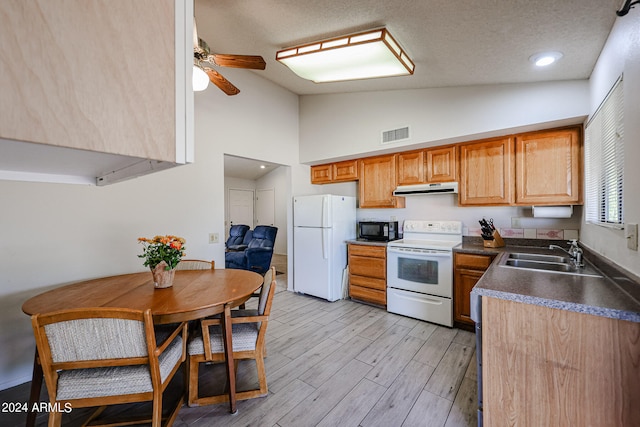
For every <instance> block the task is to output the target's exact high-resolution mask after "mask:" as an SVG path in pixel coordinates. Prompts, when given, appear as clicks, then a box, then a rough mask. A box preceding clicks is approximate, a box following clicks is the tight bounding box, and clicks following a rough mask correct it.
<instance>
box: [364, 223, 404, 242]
mask: <svg viewBox="0 0 640 427" xmlns="http://www.w3.org/2000/svg"><path fill="white" fill-rule="evenodd" d="M358 238H360V239H366V240H377V241H381V242H388V241H390V240H397V239H398V221H360V222H358Z"/></svg>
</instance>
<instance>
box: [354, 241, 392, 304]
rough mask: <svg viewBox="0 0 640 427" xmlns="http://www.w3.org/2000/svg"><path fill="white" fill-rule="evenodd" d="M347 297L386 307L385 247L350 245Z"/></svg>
mask: <svg viewBox="0 0 640 427" xmlns="http://www.w3.org/2000/svg"><path fill="white" fill-rule="evenodd" d="M348 250H349V296H350V297H351V298H352V299H355V300H360V301H365V302H368V303H372V304H376V305H380V306H385V307H386V305H387V248H386V246H373V245H359V244H354V243H350V244H349V245H348Z"/></svg>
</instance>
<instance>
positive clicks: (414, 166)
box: [397, 150, 425, 185]
mask: <svg viewBox="0 0 640 427" xmlns="http://www.w3.org/2000/svg"><path fill="white" fill-rule="evenodd" d="M424 178H425V176H424V151H422V150H420V151H407V152H404V153H399V154H398V179H397V184H398V185H411V184H422V183H424Z"/></svg>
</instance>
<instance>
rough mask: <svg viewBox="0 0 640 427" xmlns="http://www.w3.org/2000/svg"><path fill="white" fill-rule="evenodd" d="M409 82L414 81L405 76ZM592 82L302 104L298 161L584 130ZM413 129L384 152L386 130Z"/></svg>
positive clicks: (368, 95)
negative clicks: (562, 128)
mask: <svg viewBox="0 0 640 427" xmlns="http://www.w3.org/2000/svg"><path fill="white" fill-rule="evenodd" d="M406 78H410V77H406ZM588 90H589V87H588V82H587V81H586V80H579V81H563V82H547V83H532V84H512V85H487V86H469V87H460V88H439V89H421V90H398V91H384V92H361V93H346V94H330V95H308V96H302V97H301V98H300V161H301V162H302V163H310V164H314V163H315V164H318V163H322V161H328V160H332V159H342V158H349V157H351V158H355V157H358V156H361V155H362V154H381V153H382V152H385V151H402V150H408V149H410V148H422V147H426V146H433V145H442V144H446V143H450V142H461V141H466V140H473V139H481V138H484V137H491V136H498V135H505V134H508V133H511V132H519V131H527V130H533V129H542V128H550V127H554V126H559V125H565V124H576V123H581V122H582V121H583V119H584V117H586V115H587V114H588V112H589V108H588V105H589V93H588ZM404 126H409V127H410V135H411V140H410V141H407V142H402V143H396V144H387V145H381V144H380V138H381V132H382V131H383V130H389V129H396V128H398V127H404Z"/></svg>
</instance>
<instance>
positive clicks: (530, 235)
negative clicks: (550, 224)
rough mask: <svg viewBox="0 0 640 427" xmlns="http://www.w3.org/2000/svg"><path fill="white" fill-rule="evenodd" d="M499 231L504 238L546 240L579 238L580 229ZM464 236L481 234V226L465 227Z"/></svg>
mask: <svg viewBox="0 0 640 427" xmlns="http://www.w3.org/2000/svg"><path fill="white" fill-rule="evenodd" d="M498 232H499V233H500V235H501V236H502V237H504V238H514V239H544V240H572V239H576V240H578V239H579V238H580V236H579V235H580V232H579V230H572V229H567V230H565V229H547V228H498ZM462 234H463V235H464V236H480V235H482V230H481V229H480V228H471V227H464V228H463V230H462Z"/></svg>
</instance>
